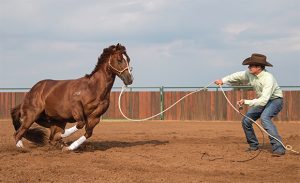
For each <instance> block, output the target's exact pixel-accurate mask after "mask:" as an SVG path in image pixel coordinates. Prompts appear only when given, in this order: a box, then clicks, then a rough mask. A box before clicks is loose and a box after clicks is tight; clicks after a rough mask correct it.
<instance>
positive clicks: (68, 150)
mask: <svg viewBox="0 0 300 183" xmlns="http://www.w3.org/2000/svg"><path fill="white" fill-rule="evenodd" d="M61 151H62V152H70V151H71V149H70V148H69V147H66V146H64V147H63V148H62V149H61Z"/></svg>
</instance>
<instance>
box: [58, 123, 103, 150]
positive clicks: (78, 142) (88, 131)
mask: <svg viewBox="0 0 300 183" xmlns="http://www.w3.org/2000/svg"><path fill="white" fill-rule="evenodd" d="M99 122H100V118H93V119H91V120H89V121H88V123H87V124H86V125H85V134H84V135H83V136H81V137H80V138H79V139H77V140H76V141H74V142H73V143H72V144H71V145H70V146H69V147H65V148H64V149H63V150H71V151H72V150H75V149H77V148H78V147H79V146H80V145H81V144H82V143H83V142H84V141H86V139H88V138H90V137H91V136H92V134H93V130H94V128H95V126H96V125H97V124H98V123H99Z"/></svg>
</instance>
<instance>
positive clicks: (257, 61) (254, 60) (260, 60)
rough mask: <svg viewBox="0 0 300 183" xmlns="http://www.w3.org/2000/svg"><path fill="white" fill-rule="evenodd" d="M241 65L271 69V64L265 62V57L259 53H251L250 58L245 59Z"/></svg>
mask: <svg viewBox="0 0 300 183" xmlns="http://www.w3.org/2000/svg"><path fill="white" fill-rule="evenodd" d="M242 64H243V65H262V66H270V67H273V65H272V64H270V63H269V62H267V57H266V56H265V55H262V54H259V53H253V54H252V55H251V57H249V58H246V59H245V60H244V61H243V63H242Z"/></svg>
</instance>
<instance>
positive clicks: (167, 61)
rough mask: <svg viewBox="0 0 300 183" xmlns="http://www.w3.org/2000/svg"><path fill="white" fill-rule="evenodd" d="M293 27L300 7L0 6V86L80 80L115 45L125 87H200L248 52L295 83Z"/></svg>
mask: <svg viewBox="0 0 300 183" xmlns="http://www.w3.org/2000/svg"><path fill="white" fill-rule="evenodd" d="M299 19H300V1H298V0H251V1H249V0H147V1H145V0H119V1H111V0H88V1H83V0H0V26H1V27H0V88H5V87H31V86H32V85H34V84H35V83H36V82H37V81H39V80H42V79H74V78H79V77H82V76H83V75H85V74H86V73H90V72H91V71H92V70H93V68H94V66H95V64H96V62H97V57H98V56H99V55H100V54H101V53H102V50H103V48H106V47H108V46H110V45H112V44H117V43H121V44H123V45H124V46H126V48H127V52H128V55H129V56H130V57H131V66H132V67H133V74H134V78H135V80H134V83H133V85H132V86H193V87H197V86H205V85H207V84H208V83H210V82H212V81H214V80H215V79H218V78H221V77H223V76H225V75H228V74H230V73H233V72H236V71H240V70H245V69H247V67H246V66H242V65H241V63H242V61H243V60H244V59H245V58H247V57H249V56H250V55H251V54H252V53H254V52H257V53H263V54H266V55H267V57H268V61H269V62H270V63H272V64H273V65H274V67H273V68H269V69H268V70H269V71H270V72H271V73H273V74H274V75H275V77H276V79H277V81H278V83H279V85H300V76H299V72H300V69H299V68H300V60H299V59H300V21H299ZM121 85H122V82H121V81H120V79H117V81H116V83H115V86H121Z"/></svg>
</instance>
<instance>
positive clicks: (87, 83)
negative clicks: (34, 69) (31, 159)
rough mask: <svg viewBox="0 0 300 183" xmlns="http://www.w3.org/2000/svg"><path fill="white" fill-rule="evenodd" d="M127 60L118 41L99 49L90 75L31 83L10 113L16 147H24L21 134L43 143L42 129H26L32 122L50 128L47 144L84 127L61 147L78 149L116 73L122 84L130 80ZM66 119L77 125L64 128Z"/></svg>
mask: <svg viewBox="0 0 300 183" xmlns="http://www.w3.org/2000/svg"><path fill="white" fill-rule="evenodd" d="M129 62H130V58H129V56H128V55H127V53H126V48H125V47H124V46H122V45H120V44H117V45H112V46H110V47H108V48H105V49H104V50H103V53H102V54H101V56H100V57H99V58H98V63H97V65H96V67H95V69H94V70H93V71H92V72H91V74H88V75H86V76H84V77H82V78H78V79H74V80H42V81H40V82H38V83H37V84H35V85H34V86H33V87H32V88H31V90H30V91H29V92H28V93H27V94H26V96H25V98H24V101H23V102H22V103H21V104H20V105H18V106H16V107H15V108H14V109H13V110H12V112H11V116H12V119H13V125H14V128H15V130H16V132H15V134H14V137H15V140H16V146H17V147H20V148H23V147H24V145H23V143H22V137H24V138H26V139H27V140H30V141H32V142H34V143H38V144H42V143H44V142H45V136H46V134H45V132H44V131H43V130H41V129H40V128H30V127H31V125H32V124H33V123H34V122H36V123H37V124H39V125H41V126H43V127H46V128H50V137H49V139H50V143H51V144H56V143H57V142H61V140H62V138H64V137H67V136H69V135H71V134H72V133H74V132H75V131H77V130H78V129H82V128H83V127H85V134H84V135H83V136H81V137H80V138H79V139H78V140H76V141H75V142H73V143H72V144H71V145H70V146H69V147H66V148H65V149H67V150H74V149H76V148H78V147H79V146H80V145H81V144H82V143H83V142H84V141H85V140H86V139H87V138H89V137H91V136H92V133H93V129H94V127H95V126H96V125H97V124H98V123H99V122H100V117H101V115H102V114H104V113H105V112H106V110H107V109H108V107H109V102H110V101H109V99H110V98H109V97H110V92H111V89H112V86H113V84H114V81H115V78H116V76H118V77H119V78H120V79H121V80H122V81H123V82H124V84H125V85H130V84H131V83H132V82H133V76H132V73H131V68H130V67H129ZM68 122H70V123H74V122H77V124H76V125H75V126H74V127H72V128H70V129H66V130H65V127H66V124H67V123H68Z"/></svg>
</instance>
